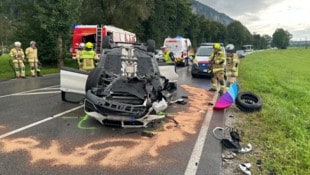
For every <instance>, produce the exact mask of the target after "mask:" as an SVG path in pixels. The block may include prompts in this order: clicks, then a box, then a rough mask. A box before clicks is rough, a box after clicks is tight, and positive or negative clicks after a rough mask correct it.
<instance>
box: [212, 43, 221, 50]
mask: <svg viewBox="0 0 310 175" xmlns="http://www.w3.org/2000/svg"><path fill="white" fill-rule="evenodd" d="M213 48H214V49H217V50H221V44H220V43H215V44H214V45H213Z"/></svg>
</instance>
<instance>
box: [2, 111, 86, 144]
mask: <svg viewBox="0 0 310 175" xmlns="http://www.w3.org/2000/svg"><path fill="white" fill-rule="evenodd" d="M82 107H84V105H81V106H78V107H75V108H72V109H69V110H67V111H64V112H62V113H59V114H55V115H53V116H51V117H48V118H45V119H43V120H40V121H37V122H35V123H32V124H29V125H27V126H24V127H22V128H19V129H16V130H13V131H10V132H8V133H5V134H3V135H0V139H3V138H5V137H8V136H11V135H13V134H16V133H19V132H21V131H24V130H26V129H29V128H32V127H34V126H37V125H40V124H42V123H45V122H47V121H49V120H53V119H55V118H58V117H60V116H62V115H64V114H67V113H70V112H72V111H75V110H78V109H80V108H82Z"/></svg>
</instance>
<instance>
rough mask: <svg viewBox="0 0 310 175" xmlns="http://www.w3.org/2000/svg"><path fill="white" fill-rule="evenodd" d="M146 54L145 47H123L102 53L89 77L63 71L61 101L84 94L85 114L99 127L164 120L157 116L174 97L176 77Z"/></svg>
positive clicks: (75, 71) (173, 69)
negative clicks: (70, 96) (71, 93)
mask: <svg viewBox="0 0 310 175" xmlns="http://www.w3.org/2000/svg"><path fill="white" fill-rule="evenodd" d="M148 51H149V48H147V47H145V46H141V45H129V44H125V45H121V46H116V47H114V48H112V49H108V50H104V51H103V54H101V58H100V61H99V63H98V65H97V67H96V68H95V69H94V70H93V71H91V72H90V73H89V74H85V73H83V72H80V71H77V70H74V71H73V70H72V69H68V68H63V69H62V70H61V91H62V97H63V99H64V100H65V98H64V97H65V95H64V94H65V93H66V92H74V93H80V94H82V93H85V103H84V105H85V108H84V109H85V112H86V113H87V114H88V115H89V116H91V117H93V118H95V119H97V120H98V121H99V122H100V123H102V124H111V123H113V124H119V125H120V126H122V127H146V126H147V124H148V123H149V122H151V121H153V120H156V119H161V118H164V115H159V113H160V112H161V111H163V110H165V109H166V108H167V105H168V104H169V101H170V100H171V98H172V97H173V94H175V93H176V89H177V85H176V81H177V79H178V75H177V74H176V72H175V66H174V65H162V66H159V65H158V63H157V61H156V59H155V57H154V54H153V53H151V52H148ZM74 84H76V85H74ZM83 86H84V89H83Z"/></svg>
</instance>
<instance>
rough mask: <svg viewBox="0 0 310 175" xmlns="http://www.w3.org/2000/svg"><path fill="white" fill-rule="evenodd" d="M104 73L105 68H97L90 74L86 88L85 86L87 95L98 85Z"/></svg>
mask: <svg viewBox="0 0 310 175" xmlns="http://www.w3.org/2000/svg"><path fill="white" fill-rule="evenodd" d="M103 71H104V70H103V68H98V67H96V68H95V69H93V70H92V71H91V72H90V73H89V74H88V77H87V80H86V86H85V92H86V93H87V91H88V90H90V89H91V88H93V87H96V86H97V85H98V83H99V80H100V78H101V75H102V73H103Z"/></svg>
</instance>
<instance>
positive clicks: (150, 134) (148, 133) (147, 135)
mask: <svg viewBox="0 0 310 175" xmlns="http://www.w3.org/2000/svg"><path fill="white" fill-rule="evenodd" d="M141 136H144V137H149V138H152V137H154V136H155V134H154V133H152V132H147V131H143V132H141Z"/></svg>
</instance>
